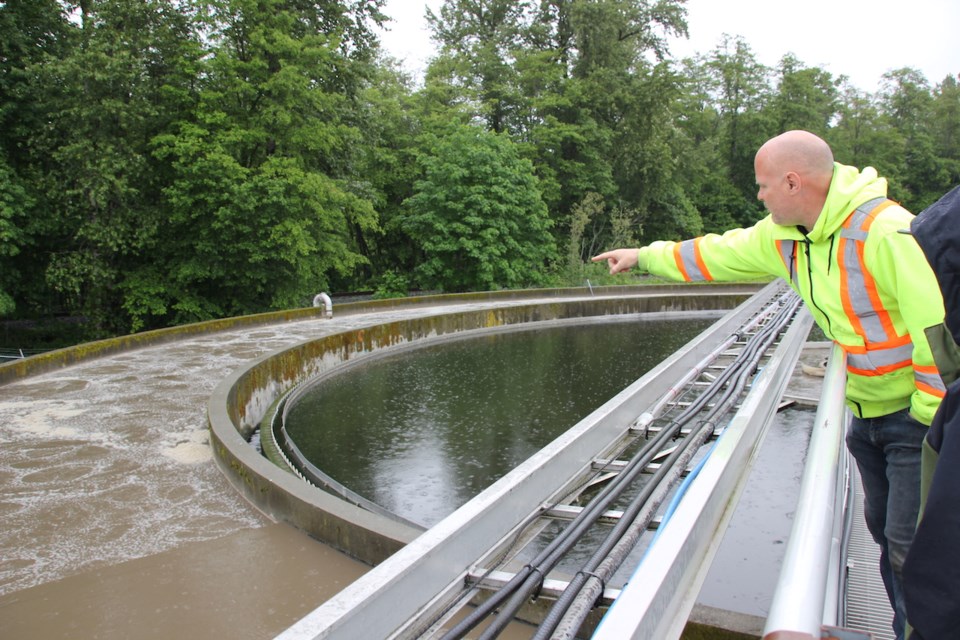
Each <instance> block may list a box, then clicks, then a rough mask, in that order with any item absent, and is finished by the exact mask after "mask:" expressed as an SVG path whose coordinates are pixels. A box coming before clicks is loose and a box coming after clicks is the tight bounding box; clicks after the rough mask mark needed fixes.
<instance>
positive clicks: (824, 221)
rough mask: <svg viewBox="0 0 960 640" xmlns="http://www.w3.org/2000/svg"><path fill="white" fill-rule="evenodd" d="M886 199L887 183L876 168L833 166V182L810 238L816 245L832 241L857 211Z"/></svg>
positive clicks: (835, 164) (837, 163) (836, 164)
mask: <svg viewBox="0 0 960 640" xmlns="http://www.w3.org/2000/svg"><path fill="white" fill-rule="evenodd" d="M886 196H887V180H886V178H881V177H879V176H878V175H877V170H876V169H874V168H873V167H865V168H864V169H863V171H861V170H859V169H857V168H856V167H850V166H847V165H844V164H840V163H839V162H835V163H833V180H832V181H831V182H830V191H828V192H827V200H826V202H824V204H823V209H822V210H821V211H820V217H818V218H817V223H816V224H815V225H814V227H813V229H811V230H810V233H809V234H808V237H809V238H810V240H811V241H813V242H818V241H820V240H823V239H826V238H829V237H830V236H832V235H833V234H834V232H835V231H836V230H837V229H838V228H839V227H840V225H842V224H843V222H844V221H845V220H846V219H847V216H849V215H850V214H851V213H852V212H853V210H854V209H856V208H857V207H859V206H860V205H861V204H863V203H864V202H867V201H868V200H873V199H874V198H880V197H886Z"/></svg>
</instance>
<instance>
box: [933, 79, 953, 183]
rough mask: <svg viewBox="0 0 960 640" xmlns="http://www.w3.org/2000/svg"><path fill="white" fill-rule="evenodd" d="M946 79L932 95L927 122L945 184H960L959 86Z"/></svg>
mask: <svg viewBox="0 0 960 640" xmlns="http://www.w3.org/2000/svg"><path fill="white" fill-rule="evenodd" d="M957 80H958V76H947V77H946V78H944V79H943V82H941V83H940V84H939V85H937V87H936V89H935V90H934V92H933V104H932V105H931V109H932V112H933V115H932V117H931V118H930V121H929V123H928V125H929V129H930V132H931V135H932V136H933V141H934V145H935V153H936V154H937V157H939V158H941V160H942V162H943V165H944V170H945V171H946V182H947V184H948V185H954V184H960V83H958V81H957Z"/></svg>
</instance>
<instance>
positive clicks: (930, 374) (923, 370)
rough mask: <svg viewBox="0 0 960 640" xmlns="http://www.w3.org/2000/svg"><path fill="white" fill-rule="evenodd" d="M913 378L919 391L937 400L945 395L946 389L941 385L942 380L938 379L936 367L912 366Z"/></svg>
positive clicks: (938, 371)
mask: <svg viewBox="0 0 960 640" xmlns="http://www.w3.org/2000/svg"><path fill="white" fill-rule="evenodd" d="M913 377H914V380H915V381H916V383H917V389H919V390H920V391H923V392H924V393H929V394H930V395H932V396H935V397H937V398H943V397H944V396H945V395H947V387H946V385H945V384H943V378H941V377H940V370H939V369H937V367H936V365H921V364H917V365H914V366H913Z"/></svg>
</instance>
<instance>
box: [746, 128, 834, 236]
mask: <svg viewBox="0 0 960 640" xmlns="http://www.w3.org/2000/svg"><path fill="white" fill-rule="evenodd" d="M754 171H755V172H756V177H757V186H758V187H759V191H758V193H757V197H758V198H759V199H760V200H762V201H763V203H764V204H765V205H766V207H767V209H768V210H769V211H770V214H771V215H772V216H773V221H774V222H776V223H777V224H782V225H802V226H804V227H806V228H807V229H812V228H813V225H814V224H815V223H816V221H817V217H819V215H820V211H821V210H822V209H823V204H824V202H826V200H827V192H828V191H829V190H830V182H831V180H832V179H833V152H832V151H831V150H830V145H828V144H827V143H826V142H825V141H824V140H822V139H821V138H819V137H818V136H816V135H814V134H812V133H810V132H809V131H787V132H786V133H782V134H780V135H779V136H777V137H775V138H771V139H770V140H768V141H767V142H765V143H764V144H763V146H761V147H760V149H759V151H757V155H756V158H755V159H754Z"/></svg>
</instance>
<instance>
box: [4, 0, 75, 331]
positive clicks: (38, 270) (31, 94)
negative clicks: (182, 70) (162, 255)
mask: <svg viewBox="0 0 960 640" xmlns="http://www.w3.org/2000/svg"><path fill="white" fill-rule="evenodd" d="M76 31H77V29H76V28H75V27H72V26H71V24H70V22H69V21H68V19H67V16H66V14H65V12H64V7H62V6H61V5H60V3H58V2H57V1H56V0H7V1H6V2H3V3H0V315H6V314H11V313H14V311H15V310H16V312H17V313H18V314H19V315H22V316H30V315H36V314H37V313H39V312H40V311H41V310H43V309H44V307H45V306H46V304H47V303H48V296H46V295H44V291H46V289H47V283H46V281H45V279H44V272H45V270H46V267H47V256H48V255H49V252H50V250H51V247H50V246H49V245H48V244H47V242H46V239H47V238H49V237H50V236H51V235H56V233H55V232H56V229H57V228H58V226H59V222H58V220H57V219H56V218H57V216H56V211H57V210H56V209H55V208H52V207H48V206H42V207H41V206H37V202H38V200H39V199H40V198H41V195H42V194H41V191H42V186H43V182H44V180H45V176H47V175H49V173H50V172H51V170H52V168H53V167H52V166H51V164H52V163H51V160H50V157H49V156H50V154H49V153H47V150H46V149H44V148H42V145H40V144H38V138H39V137H40V135H41V132H43V131H45V130H46V129H47V128H48V127H49V126H50V118H49V117H48V113H49V111H50V109H51V106H50V101H49V96H50V94H51V93H52V90H53V86H54V85H52V84H50V83H47V82H45V78H44V74H43V71H42V70H43V66H44V65H45V64H46V63H47V62H49V61H51V60H56V59H58V58H60V57H62V56H63V55H65V54H66V53H67V52H68V51H69V50H70V48H71V47H72V46H73V44H74V42H75V38H74V33H75V32H76ZM18 301H19V302H18Z"/></svg>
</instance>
